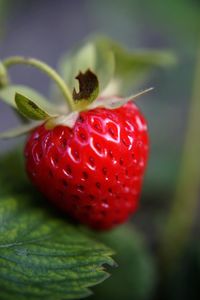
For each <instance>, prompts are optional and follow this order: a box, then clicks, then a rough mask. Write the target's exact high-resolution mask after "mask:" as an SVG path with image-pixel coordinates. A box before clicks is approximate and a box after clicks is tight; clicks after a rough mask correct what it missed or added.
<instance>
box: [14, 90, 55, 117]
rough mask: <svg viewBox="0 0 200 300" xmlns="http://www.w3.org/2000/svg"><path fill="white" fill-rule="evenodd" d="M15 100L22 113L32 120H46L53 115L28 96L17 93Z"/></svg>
mask: <svg viewBox="0 0 200 300" xmlns="http://www.w3.org/2000/svg"><path fill="white" fill-rule="evenodd" d="M15 102H16V105H17V108H18V109H19V111H20V113H21V114H22V115H23V116H24V117H26V118H28V119H32V120H46V119H48V118H50V117H52V116H51V115H50V114H49V113H48V112H47V111H45V110H44V109H42V108H41V107H39V106H38V105H37V104H36V103H35V102H33V101H32V100H30V99H28V98H27V97H25V96H23V95H21V94H18V93H16V95H15Z"/></svg>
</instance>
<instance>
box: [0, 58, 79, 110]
mask: <svg viewBox="0 0 200 300" xmlns="http://www.w3.org/2000/svg"><path fill="white" fill-rule="evenodd" d="M2 64H3V66H4V67H5V68H6V69H8V68H10V67H11V66H13V65H18V64H24V65H29V66H32V67H36V68H38V69H39V70H41V71H42V72H43V73H45V74H47V75H48V76H49V77H50V78H51V79H53V80H54V82H55V83H56V84H57V85H58V87H59V88H60V90H61V92H62V94H63V96H64V98H65V99H66V101H67V103H68V105H69V106H70V109H71V110H72V111H73V110H75V106H74V101H73V99H72V94H71V92H70V89H69V87H68V86H67V84H66V83H65V81H64V80H63V78H62V77H61V76H60V75H59V74H58V73H57V72H56V71H55V70H54V69H53V68H51V67H50V66H49V65H47V64H46V63H44V62H42V61H40V60H38V59H34V58H26V57H22V56H12V57H8V58H6V59H5V60H3V61H2Z"/></svg>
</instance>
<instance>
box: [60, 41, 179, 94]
mask: <svg viewBox="0 0 200 300" xmlns="http://www.w3.org/2000/svg"><path fill="white" fill-rule="evenodd" d="M175 61H176V59H175V56H174V55H173V54H172V53H171V52H170V51H165V50H148V49H147V50H134V51H128V50H126V49H124V48H123V47H122V46H121V45H119V44H118V43H116V42H114V41H112V40H111V39H109V38H105V37H95V38H93V39H91V40H90V41H88V42H87V43H86V44H85V45H84V46H83V47H82V48H81V49H80V50H78V51H75V52H74V54H71V55H67V56H65V57H64V58H63V59H62V60H61V62H60V72H61V74H62V76H63V77H64V79H65V80H66V81H67V83H68V84H69V85H70V86H72V87H73V78H75V76H76V74H77V73H78V72H79V71H85V70H86V69H88V68H90V69H91V70H92V71H94V72H95V73H96V74H97V76H98V78H99V85H100V92H103V95H104V96H108V95H109V96H110V95H112V96H113V95H121V96H128V95H129V94H130V93H132V92H133V89H134V88H136V87H138V86H139V85H141V83H143V82H144V81H145V80H146V79H147V77H148V76H149V75H150V73H151V72H152V71H153V70H154V69H155V68H158V67H166V66H171V65H174V64H175Z"/></svg>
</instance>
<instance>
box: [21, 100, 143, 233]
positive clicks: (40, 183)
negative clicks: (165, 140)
mask: <svg viewBox="0 0 200 300" xmlns="http://www.w3.org/2000/svg"><path fill="white" fill-rule="evenodd" d="M148 149H149V142H148V131H147V125H146V121H145V119H144V117H143V116H142V114H141V112H140V110H139V109H138V108H137V106H136V105H135V104H133V103H131V102H128V103H126V104H124V105H122V106H121V107H119V108H115V109H108V108H105V107H104V108H103V107H96V108H94V109H89V110H85V111H82V112H80V114H79V117H78V119H77V120H76V122H75V124H74V126H73V127H72V128H70V127H68V126H65V125H57V126H55V127H54V128H51V129H48V126H46V124H45V123H43V124H42V125H40V126H38V127H37V128H36V129H35V130H34V131H33V132H32V133H31V135H30V136H29V137H28V140H27V143H26V147H25V157H26V170H27V173H28V175H29V178H30V180H31V181H32V182H33V183H34V185H35V186H36V187H37V188H38V189H39V190H40V191H41V192H42V193H43V194H44V195H45V197H46V198H47V199H49V200H50V201H51V202H53V203H54V204H55V206H57V207H58V208H60V209H61V211H62V212H66V213H67V214H68V215H69V216H71V217H72V218H74V219H75V220H77V221H78V222H80V223H83V224H87V225H88V226H90V227H92V228H94V229H99V230H103V229H110V228H112V227H114V226H116V225H117V224H120V223H123V222H124V221H125V220H126V219H127V218H128V217H129V216H130V214H132V213H133V212H135V210H136V208H137V206H138V201H139V196H140V192H141V185H142V180H143V175H144V171H145V167H146V163H147V158H148Z"/></svg>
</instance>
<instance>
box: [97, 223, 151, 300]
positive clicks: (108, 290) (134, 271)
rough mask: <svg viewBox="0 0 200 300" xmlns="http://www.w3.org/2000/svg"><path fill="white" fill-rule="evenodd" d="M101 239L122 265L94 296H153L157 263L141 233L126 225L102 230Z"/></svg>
mask: <svg viewBox="0 0 200 300" xmlns="http://www.w3.org/2000/svg"><path fill="white" fill-rule="evenodd" d="M100 239H101V240H102V241H103V242H104V243H106V244H107V245H109V246H110V247H112V249H114V250H115V252H116V256H115V258H116V261H117V263H118V265H119V267H118V268H116V269H114V270H113V272H112V276H111V277H110V278H109V279H108V280H107V281H105V282H104V283H103V284H102V285H101V286H99V287H96V288H95V289H94V296H93V297H91V300H102V299H104V300H110V299H115V300H122V299H126V300H144V299H151V298H152V297H151V296H152V291H153V288H154V287H155V283H156V276H155V275H156V274H155V266H154V262H153V260H152V257H151V255H150V253H148V249H147V247H146V246H145V244H144V242H143V240H142V237H141V236H140V235H139V233H137V232H136V231H135V230H134V229H133V228H132V227H131V226H129V225H124V226H121V227H120V228H117V229H115V230H113V231H112V232H108V233H103V234H101V238H100Z"/></svg>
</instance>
